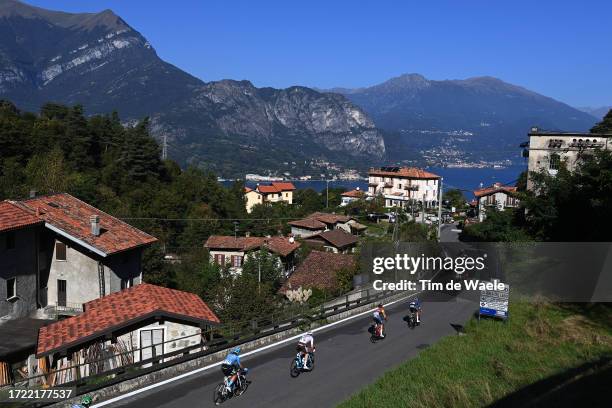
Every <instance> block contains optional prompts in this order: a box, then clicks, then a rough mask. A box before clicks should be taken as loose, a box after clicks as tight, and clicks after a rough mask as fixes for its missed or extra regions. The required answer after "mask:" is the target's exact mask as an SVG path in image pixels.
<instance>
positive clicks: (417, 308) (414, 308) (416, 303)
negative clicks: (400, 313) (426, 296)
mask: <svg viewBox="0 0 612 408" xmlns="http://www.w3.org/2000/svg"><path fill="white" fill-rule="evenodd" d="M408 307H409V308H410V312H411V313H414V314H415V315H416V322H417V324H421V301H420V300H419V298H416V299H414V300H413V301H411V302H410V304H409V305H408Z"/></svg>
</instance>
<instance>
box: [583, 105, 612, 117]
mask: <svg viewBox="0 0 612 408" xmlns="http://www.w3.org/2000/svg"><path fill="white" fill-rule="evenodd" d="M578 109H579V110H581V111H583V112H585V113H588V114H589V115H591V116H595V117H596V118H597V119H600V120H601V119H603V117H604V116H606V114H607V113H608V112H610V110H612V106H599V107H592V106H581V107H579V108H578Z"/></svg>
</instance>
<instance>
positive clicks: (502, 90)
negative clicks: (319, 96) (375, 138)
mask: <svg viewBox="0 0 612 408" xmlns="http://www.w3.org/2000/svg"><path fill="white" fill-rule="evenodd" d="M329 91H330V92H336V93H341V94H343V95H345V96H346V97H347V98H349V99H350V100H351V101H352V102H353V103H355V104H357V105H358V106H360V107H362V108H363V109H364V110H365V111H366V112H367V113H368V114H370V115H371V116H372V118H373V120H374V122H375V124H376V125H377V126H378V127H380V128H382V129H385V130H387V131H392V132H396V133H397V134H399V135H397V136H396V143H399V144H400V145H403V146H409V147H410V148H412V149H413V150H414V149H417V150H421V151H422V153H425V154H427V153H428V152H429V153H431V154H433V155H434V156H436V155H437V156H438V157H439V159H440V160H441V161H447V160H448V158H449V157H448V154H445V153H443V152H444V151H445V150H448V151H449V152H450V151H453V150H454V151H455V152H463V153H462V155H461V157H463V158H465V157H468V156H469V157H471V159H472V161H473V160H480V159H485V158H488V159H489V160H503V159H506V158H512V157H513V156H515V157H518V155H519V153H520V150H519V149H518V148H517V147H518V144H519V143H520V142H521V141H523V140H524V139H525V138H526V133H527V130H528V129H529V128H530V127H531V126H538V127H540V128H543V129H548V130H566V131H585V130H588V129H589V128H591V127H592V126H593V124H594V123H595V122H596V120H597V119H596V118H595V117H594V116H592V115H591V114H588V113H585V112H582V111H580V110H578V109H575V108H573V107H571V106H569V105H566V104H564V103H561V102H558V101H556V100H554V99H552V98H549V97H546V96H543V95H540V94H538V93H536V92H533V91H530V90H528V89H525V88H522V87H520V86H516V85H512V84H509V83H506V82H504V81H502V80H500V79H497V78H493V77H476V78H468V79H464V80H443V81H436V80H430V79H427V78H425V77H424V76H422V75H420V74H404V75H401V76H398V77H396V78H392V79H390V80H388V81H386V82H384V83H381V84H379V85H375V86H371V87H367V88H357V89H346V88H334V89H331V90H329ZM436 148H437V152H436ZM390 150H391V151H395V149H390ZM512 152H514V153H512Z"/></svg>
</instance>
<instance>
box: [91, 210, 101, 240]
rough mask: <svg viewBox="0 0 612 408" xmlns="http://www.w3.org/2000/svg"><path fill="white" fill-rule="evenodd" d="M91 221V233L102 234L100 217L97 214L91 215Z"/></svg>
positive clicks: (97, 235) (95, 235) (96, 235)
mask: <svg viewBox="0 0 612 408" xmlns="http://www.w3.org/2000/svg"><path fill="white" fill-rule="evenodd" d="M89 221H90V222H91V235H93V236H94V237H99V236H100V217H99V216H97V215H92V216H91V217H89Z"/></svg>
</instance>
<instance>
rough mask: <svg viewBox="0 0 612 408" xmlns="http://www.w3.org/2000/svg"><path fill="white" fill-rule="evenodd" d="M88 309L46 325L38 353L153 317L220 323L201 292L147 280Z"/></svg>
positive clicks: (71, 344) (41, 332)
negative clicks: (200, 294)
mask: <svg viewBox="0 0 612 408" xmlns="http://www.w3.org/2000/svg"><path fill="white" fill-rule="evenodd" d="M84 310H85V311H84V312H83V313H82V314H80V315H78V316H75V317H70V318H67V319H64V320H60V321H58V322H54V323H51V324H50V325H48V326H45V327H42V328H41V329H40V330H39V332H38V348H37V350H36V354H37V356H39V357H40V356H42V355H47V354H51V353H54V352H56V351H60V350H65V349H67V348H69V347H74V346H77V345H79V344H82V343H86V342H89V341H92V340H95V339H96V338H99V337H102V336H105V335H106V334H108V333H109V332H115V331H119V330H121V329H124V328H128V329H129V326H132V325H135V324H137V323H138V322H141V321H146V320H147V319H150V318H151V317H155V316H162V317H168V318H173V319H176V320H178V321H186V322H192V323H194V324H216V323H219V318H218V317H217V316H216V315H215V314H214V313H213V312H212V310H210V308H209V307H208V305H206V303H204V301H203V300H202V299H200V297H199V296H198V295H195V294H193V293H189V292H183V291H180V290H174V289H168V288H164V287H161V286H155V285H150V284H148V283H143V284H141V285H136V286H134V287H132V288H130V289H126V290H122V291H120V292H115V293H113V294H110V295H108V296H105V297H103V298H100V299H96V300H92V301H91V302H87V303H85V304H84Z"/></svg>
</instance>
